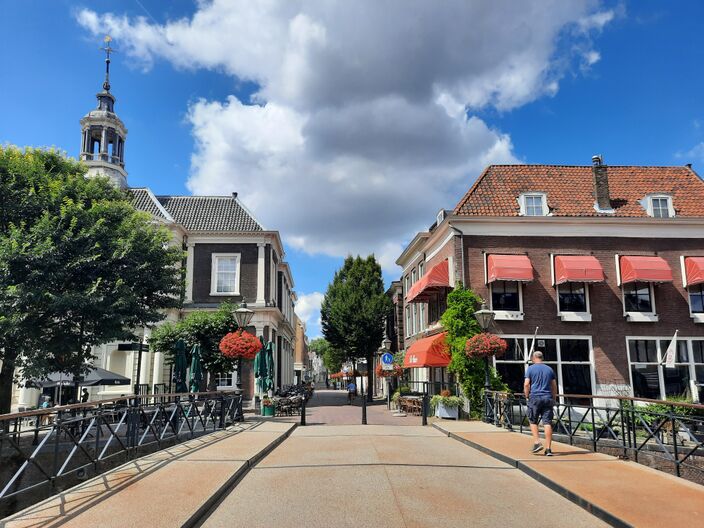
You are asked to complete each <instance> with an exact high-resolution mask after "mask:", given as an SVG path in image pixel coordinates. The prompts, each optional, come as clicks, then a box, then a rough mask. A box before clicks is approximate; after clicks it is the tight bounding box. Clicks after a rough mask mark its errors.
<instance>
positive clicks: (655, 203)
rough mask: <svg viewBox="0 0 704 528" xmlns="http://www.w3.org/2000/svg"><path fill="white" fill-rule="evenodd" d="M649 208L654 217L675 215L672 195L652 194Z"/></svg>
mask: <svg viewBox="0 0 704 528" xmlns="http://www.w3.org/2000/svg"><path fill="white" fill-rule="evenodd" d="M647 210H648V214H649V215H650V216H652V217H653V218H671V217H673V216H675V210H674V209H673V207H672V198H671V197H670V196H650V197H649V198H648V206H647Z"/></svg>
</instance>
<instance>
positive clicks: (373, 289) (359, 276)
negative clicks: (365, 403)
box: [320, 255, 391, 401]
mask: <svg viewBox="0 0 704 528" xmlns="http://www.w3.org/2000/svg"><path fill="white" fill-rule="evenodd" d="M389 310H391V300H390V299H389V298H388V296H387V295H386V293H385V291H384V280H383V278H382V276H381V267H380V266H379V264H378V263H377V261H376V259H375V258H374V256H373V255H369V256H368V257H366V258H362V257H359V256H357V257H351V256H349V257H347V258H346V259H345V262H344V264H343V265H342V268H340V269H339V270H338V271H337V272H335V277H334V278H333V280H332V282H331V283H330V285H329V286H328V289H327V291H326V293H325V298H324V299H323V303H322V305H321V308H320V315H321V319H322V327H323V335H324V336H325V338H326V339H327V340H328V342H329V343H330V345H331V346H332V347H333V348H335V349H337V350H341V351H343V352H344V353H345V354H346V356H347V357H348V358H354V359H361V358H364V359H366V360H367V365H368V369H367V370H368V376H369V377H368V384H367V386H368V387H372V386H373V376H374V372H373V369H372V368H371V364H372V356H373V354H374V353H375V352H376V350H377V349H378V348H379V346H380V345H381V341H382V339H383V338H384V321H385V318H386V315H387V314H388V312H389ZM367 397H368V398H369V400H370V401H371V399H372V394H371V391H368V393H367Z"/></svg>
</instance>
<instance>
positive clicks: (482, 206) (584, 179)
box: [454, 165, 704, 217]
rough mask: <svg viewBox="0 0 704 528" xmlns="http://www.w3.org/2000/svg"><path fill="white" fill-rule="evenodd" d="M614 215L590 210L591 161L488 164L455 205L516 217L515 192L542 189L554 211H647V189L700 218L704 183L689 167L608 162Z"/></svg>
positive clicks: (461, 211) (680, 212)
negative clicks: (551, 163) (566, 163)
mask: <svg viewBox="0 0 704 528" xmlns="http://www.w3.org/2000/svg"><path fill="white" fill-rule="evenodd" d="M607 171H608V176H609V191H610V195H611V205H612V207H613V208H614V210H615V213H614V214H611V215H605V214H599V213H597V212H596V211H595V210H594V202H595V200H594V176H593V173H592V166H591V165H585V166H574V165H573V166H568V165H490V166H488V167H487V168H486V169H485V170H484V172H483V173H482V174H481V176H479V178H478V179H477V181H476V182H475V183H474V185H473V186H472V188H471V189H470V190H469V191H468V192H467V194H465V196H464V197H463V198H462V199H461V200H460V202H459V203H458V204H457V207H455V210H454V213H455V214H456V215H465V216H518V215H519V212H520V210H519V206H518V200H517V199H518V196H519V195H520V194H521V193H525V192H543V193H545V194H546V195H547V203H548V207H549V209H550V212H551V213H552V215H553V216H625V217H642V216H647V213H646V211H645V209H644V208H643V206H642V205H641V204H640V203H639V201H640V200H642V199H643V198H645V196H646V195H648V194H653V193H664V194H669V195H671V196H672V204H673V206H674V208H675V213H676V215H677V216H690V217H692V216H694V217H704V182H703V181H702V179H701V178H700V177H699V176H698V175H697V173H695V172H694V171H693V170H692V169H691V168H689V167H687V166H683V167H636V166H608V167H607Z"/></svg>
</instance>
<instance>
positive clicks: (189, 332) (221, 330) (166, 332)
mask: <svg viewBox="0 0 704 528" xmlns="http://www.w3.org/2000/svg"><path fill="white" fill-rule="evenodd" d="M235 308H236V307H235V306H233V305H232V304H230V303H227V302H224V303H222V304H221V305H220V307H219V308H218V309H217V310H215V311H205V310H199V311H196V312H191V313H189V314H188V315H187V316H186V317H184V318H183V319H182V320H180V321H178V322H176V323H172V322H168V323H165V324H163V325H161V326H159V327H158V328H156V329H155V330H154V332H152V335H151V338H150V339H149V345H150V347H151V348H152V349H154V350H157V351H160V352H164V353H165V354H166V360H167V362H168V363H173V361H174V350H175V345H176V341H178V340H179V339H183V341H184V342H185V343H186V346H187V350H186V353H187V360H188V361H189V362H190V360H191V357H190V351H191V347H193V345H200V357H201V362H202V363H201V364H202V366H203V369H204V370H205V371H207V372H208V373H209V389H211V390H214V389H215V376H214V374H216V373H218V372H232V371H233V370H235V368H236V365H237V360H236V359H230V358H227V357H225V356H224V355H223V354H222V352H220V349H219V346H220V341H221V340H222V338H223V337H225V336H226V335H227V334H228V333H230V332H234V331H235V330H237V319H236V318H235V311H234V310H235Z"/></svg>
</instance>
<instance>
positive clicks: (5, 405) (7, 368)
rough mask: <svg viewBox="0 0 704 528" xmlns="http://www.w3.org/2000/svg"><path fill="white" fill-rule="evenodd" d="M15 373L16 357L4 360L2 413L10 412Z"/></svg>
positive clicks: (0, 396)
mask: <svg viewBox="0 0 704 528" xmlns="http://www.w3.org/2000/svg"><path fill="white" fill-rule="evenodd" d="M14 373H15V358H5V359H4V360H3V362H2V369H0V414H6V413H9V412H10V407H11V406H12V387H13V383H12V378H13V375H14Z"/></svg>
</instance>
